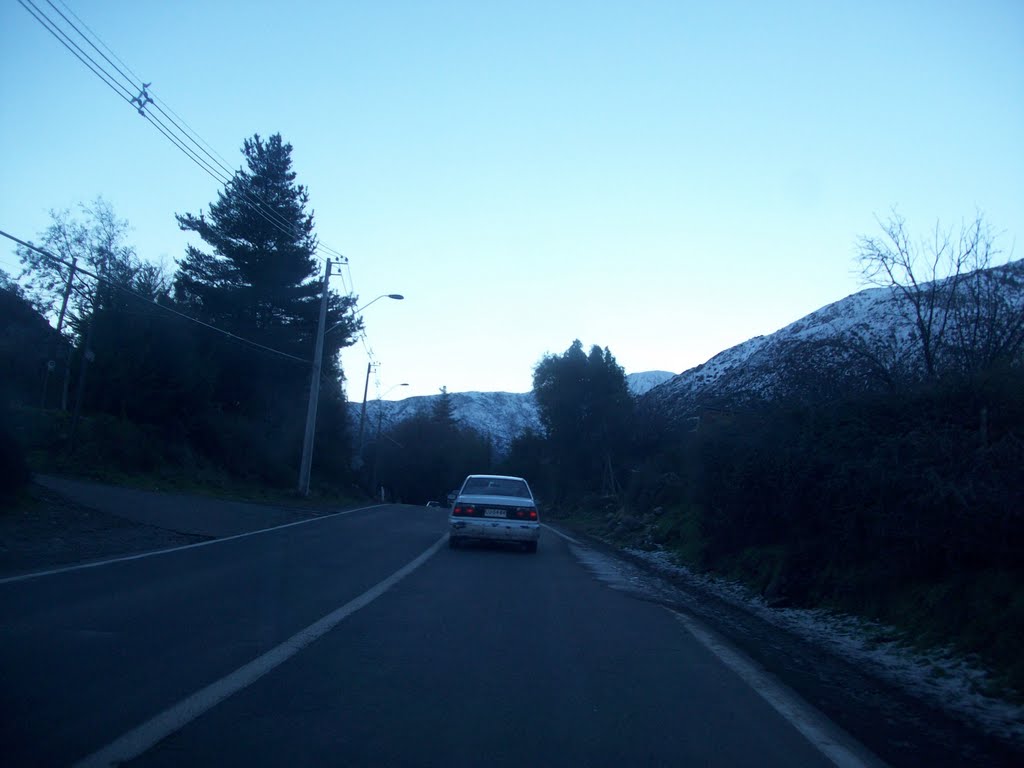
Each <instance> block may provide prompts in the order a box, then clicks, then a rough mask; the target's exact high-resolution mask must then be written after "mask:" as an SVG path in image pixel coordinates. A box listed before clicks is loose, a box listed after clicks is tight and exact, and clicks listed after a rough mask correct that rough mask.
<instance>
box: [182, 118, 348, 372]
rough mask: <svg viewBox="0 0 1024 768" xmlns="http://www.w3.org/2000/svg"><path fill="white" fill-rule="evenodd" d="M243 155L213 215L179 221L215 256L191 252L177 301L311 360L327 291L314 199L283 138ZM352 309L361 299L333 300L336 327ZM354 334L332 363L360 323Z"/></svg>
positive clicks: (249, 143)
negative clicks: (319, 255) (301, 181)
mask: <svg viewBox="0 0 1024 768" xmlns="http://www.w3.org/2000/svg"><path fill="white" fill-rule="evenodd" d="M242 153H243V155H244V156H245V161H246V165H247V167H248V169H247V170H246V169H240V170H238V171H236V173H235V175H234V177H233V178H232V179H231V180H230V181H229V182H228V183H227V185H226V186H225V188H224V189H223V190H222V191H221V192H219V193H218V197H217V201H216V202H215V203H212V204H211V205H210V208H209V212H208V213H203V212H200V213H199V215H198V216H196V215H194V214H191V213H187V214H184V215H178V216H177V219H178V225H179V226H180V227H181V229H182V230H184V231H186V232H195V233H196V234H197V235H199V237H200V238H202V240H203V241H204V242H205V243H206V244H207V245H208V246H209V247H210V250H209V251H204V250H200V249H199V248H197V247H195V246H192V245H189V246H188V248H187V251H186V255H185V258H184V260H183V261H182V262H181V265H180V267H179V270H178V274H177V276H176V278H175V297H176V299H177V300H178V301H179V302H181V303H182V304H184V305H185V306H187V307H188V308H189V309H190V310H192V311H193V312H194V313H196V314H198V315H199V316H200V317H202V318H203V319H204V320H206V321H208V322H213V323H215V324H217V325H218V326H220V327H223V328H230V329H231V330H233V331H236V332H238V333H242V334H244V335H247V336H249V337H250V338H251V337H253V334H254V333H255V334H265V336H266V338H267V339H268V340H270V341H271V342H272V343H274V344H275V345H278V346H280V345H281V344H284V345H288V346H294V347H296V350H295V351H296V353H297V354H300V355H308V354H309V351H310V350H309V349H308V348H309V347H310V345H311V339H312V338H313V334H314V332H315V329H316V323H317V312H318V309H319V297H320V292H321V290H322V284H321V281H320V279H319V277H320V274H321V269H322V265H321V263H320V261H319V259H318V258H317V257H316V247H317V241H316V236H315V235H314V234H313V214H312V213H311V212H307V210H306V209H307V205H308V204H309V193H308V192H307V190H306V188H305V187H304V186H302V185H301V184H296V183H295V172H294V171H293V170H292V160H291V153H292V146H291V144H287V143H285V142H284V141H283V140H282V139H281V136H280V134H274V135H273V136H271V137H270V138H269V139H267V140H266V141H263V139H261V138H260V136H259V135H258V134H257V135H255V136H253V137H252V138H251V139H246V140H245V142H244V143H243V145H242ZM352 305H353V297H345V298H340V297H337V296H333V297H332V301H331V304H330V308H329V316H328V327H330V326H331V325H334V324H336V323H338V322H341V321H342V320H343V319H344V315H345V314H346V313H347V312H348V310H349V309H350V308H351V306H352ZM346 330H347V331H348V332H347V333H343V332H335V333H332V334H330V335H329V336H328V337H327V343H326V344H325V347H326V349H325V353H326V354H325V359H326V360H331V359H333V358H334V357H336V352H337V351H338V350H339V349H340V348H341V347H342V346H346V345H347V343H348V342H350V339H351V334H352V333H353V332H354V331H355V330H356V326H355V323H354V321H350V322H349V324H348V328H347V329H346ZM288 351H293V350H291V349H290V350H288Z"/></svg>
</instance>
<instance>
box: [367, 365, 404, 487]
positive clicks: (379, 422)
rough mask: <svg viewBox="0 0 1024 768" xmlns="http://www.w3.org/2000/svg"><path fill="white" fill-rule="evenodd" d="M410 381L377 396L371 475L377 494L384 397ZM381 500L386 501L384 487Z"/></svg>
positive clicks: (372, 485)
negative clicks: (375, 432) (375, 433)
mask: <svg viewBox="0 0 1024 768" xmlns="http://www.w3.org/2000/svg"><path fill="white" fill-rule="evenodd" d="M408 386H409V383H408V382H405V381H403V382H402V383H401V384H395V386H393V387H391V388H390V389H389V390H388V391H387V392H385V393H384V394H383V395H381V396H380V397H378V398H377V437H376V438H375V439H374V442H373V474H372V475H371V477H370V492H371V493H373V494H374V495H376V493H377V467H379V466H380V430H381V426H382V425H383V422H384V402H383V401H384V398H385V397H387V396H388V395H389V394H390V393H391V392H394V391H395V390H396V389H398V388H399V387H408ZM380 495H381V501H384V489H383V488H382V489H381V493H380Z"/></svg>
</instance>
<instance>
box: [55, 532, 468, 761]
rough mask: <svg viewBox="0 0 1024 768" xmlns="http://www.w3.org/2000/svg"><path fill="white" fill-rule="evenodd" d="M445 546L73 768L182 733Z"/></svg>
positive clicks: (130, 753)
mask: <svg viewBox="0 0 1024 768" xmlns="http://www.w3.org/2000/svg"><path fill="white" fill-rule="evenodd" d="M447 541H448V535H447V534H445V535H444V536H442V537H441V538H440V539H438V540H437V541H436V542H434V544H433V545H432V546H431V547H430V548H429V549H427V550H426V551H424V552H423V553H422V554H420V555H419V556H418V557H417V558H416V559H414V560H412V561H410V562H409V563H407V564H406V565H404V566H403V567H402V568H400V569H399V570H397V571H395V572H394V573H393V574H391V575H390V576H388V577H387V578H386V579H384V581H382V582H380V583H379V584H377V585H376V586H373V587H371V588H370V589H368V590H366V591H365V592H363V594H361V595H359V597H357V598H355V599H353V600H350V601H349V602H347V603H345V604H344V605H343V606H341V607H340V608H337V609H335V610H334V611H331V612H330V613H329V614H327V615H326V616H324V617H323V618H322V619H318V620H317V621H315V622H313V623H312V624H310V625H309V626H308V627H306V628H305V629H302V630H300V631H299V632H297V633H296V634H294V635H292V636H291V637H290V638H288V639H287V640H285V641H284V642H283V643H281V644H280V645H278V646H277V647H276V648H272V649H271V650H269V651H267V652H266V653H264V654H263V655H262V656H260V657H258V658H256V659H253V660H252V661H250V662H249V663H248V664H246V665H245V666H242V667H239V668H238V669H236V670H235V671H234V672H231V673H230V674H228V675H226V676H225V677H222V678H221V679H220V680H218V681H216V682H215V683H211V684H210V685H208V686H206V687H205V688H203V689H202V690H199V691H196V692H195V693H193V694H192V695H191V696H189V697H187V698H185V699H182V700H181V701H179V702H178V703H177V704H175V705H174V706H172V707H170V708H169V709H165V710H164V711H163V712H161V713H160V714H159V715H157V716H156V717H154V718H153V719H151V720H148V721H147V722H145V723H143V724H142V725H140V726H138V727H137V728H134V729H133V730H131V731H128V733H126V734H124V735H123V736H121V737H120V738H118V739H116V740H115V741H113V742H111V743H110V744H108V745H107V746H105V747H103V748H102V749H101V750H99V751H98V752H94V753H93V754H91V755H89V756H88V757H86V758H84V759H83V760H80V761H79V762H78V763H76V764H75V765H76V766H77V767H78V768H98V767H99V766H112V765H118V764H120V763H123V762H126V761H128V760H131V759H132V758H135V757H138V756H139V755H141V754H142V753H143V752H145V751H146V750H147V749H149V748H150V747H152V746H154V745H155V744H157V742H159V741H161V740H163V739H165V738H167V737H168V736H170V735H171V734H172V733H174V732H175V731H178V730H181V729H182V728H184V727H185V726H186V725H188V724H189V723H190V722H192V721H193V720H195V719H196V718H197V717H199V716H200V715H202V714H203V713H204V712H206V711H207V710H209V709H211V708H213V707H214V706H216V705H217V704H219V703H220V702H222V701H224V700H225V699H226V698H228V697H229V696H232V695H233V694H235V693H238V692H239V691H241V690H242V689H243V688H247V687H248V686H250V685H252V684H253V683H255V682H256V681H257V680H259V679H260V678H261V677H263V676H264V675H265V674H267V673H268V672H270V671H271V670H272V669H274V668H275V667H277V666H279V665H280V664H282V663H284V662H285V661H287V660H288V659H290V658H291V657H292V656H294V655H295V654H297V653H298V652H299V651H301V650H302V649H303V648H305V647H306V646H308V645H309V644H310V643H312V642H313V641H314V640H317V639H318V638H320V637H322V636H323V635H325V634H327V633H328V632H330V631H331V630H332V629H334V627H336V626H337V625H338V624H340V623H341V622H342V621H343V620H344V619H346V618H348V617H349V616H351V615H352V614H353V613H355V612H356V611H358V610H359V609H360V608H365V607H366V606H367V605H369V604H370V603H372V602H373V601H374V600H376V599H377V598H378V597H380V596H381V595H383V594H384V593H385V592H387V591H388V590H389V589H390V588H391V587H393V586H394V585H395V584H397V583H398V582H399V581H401V580H402V579H404V578H405V577H406V576H408V575H409V574H410V573H412V572H413V571H415V570H416V569H417V568H419V567H420V566H421V565H423V564H424V563H425V562H427V560H429V559H430V558H431V557H432V556H433V555H434V554H436V553H437V551H438V550H439V549H440V548H441V546H442V545H444V544H445V543H446V542H447Z"/></svg>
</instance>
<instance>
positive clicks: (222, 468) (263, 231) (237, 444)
mask: <svg viewBox="0 0 1024 768" xmlns="http://www.w3.org/2000/svg"><path fill="white" fill-rule="evenodd" d="M291 152H292V148H291V145H289V144H287V143H285V142H284V141H283V140H282V139H281V137H280V136H278V135H275V136H271V137H270V138H269V139H267V140H266V141H264V140H263V139H261V138H260V137H259V136H254V137H253V138H252V139H249V140H246V142H245V144H244V146H243V156H244V158H245V163H246V167H245V168H244V169H241V170H239V171H237V172H236V173H235V174H234V177H233V178H232V179H231V180H230V182H229V183H228V184H227V185H226V187H225V188H224V189H223V190H222V191H221V192H220V193H219V195H218V199H217V201H215V202H214V203H212V204H211V205H210V206H209V210H208V211H207V212H203V213H200V214H198V215H195V214H184V215H179V216H178V217H177V218H178V222H179V225H180V227H181V228H182V229H183V230H185V231H188V232H193V233H195V234H196V235H197V236H198V238H199V239H200V240H201V241H202V243H203V244H205V246H206V248H205V249H203V248H201V247H197V246H195V245H192V246H189V248H188V251H187V253H186V254H185V255H184V258H183V260H182V261H181V263H180V265H179V267H178V268H177V270H176V272H175V273H174V274H168V273H167V272H166V271H165V270H164V269H163V268H161V267H160V266H157V265H154V264H151V263H149V262H146V261H145V260H143V259H140V258H139V257H138V256H137V255H136V253H135V251H134V249H133V248H132V247H131V246H130V245H128V244H127V242H126V236H127V232H128V224H127V222H124V221H121V220H119V219H118V218H117V217H116V216H115V215H114V213H113V211H112V210H111V208H110V207H109V205H107V204H105V203H104V202H103V201H102V200H98V201H97V202H96V203H95V204H93V205H92V206H91V207H87V208H83V210H82V216H81V218H76V217H74V216H72V215H71V214H70V213H68V212H55V213H54V214H53V215H52V225H51V226H50V228H49V229H48V230H47V231H46V232H44V233H42V237H41V239H40V243H39V244H40V246H41V248H42V249H43V250H45V251H46V254H43V253H40V252H39V251H36V250H32V249H29V248H24V247H21V248H19V255H20V256H21V259H22V262H23V264H24V266H25V273H24V277H25V280H24V288H23V289H22V288H20V287H18V286H15V285H14V284H13V283H11V282H10V281H8V284H7V285H6V286H5V291H4V292H3V296H4V301H5V305H4V307H3V309H4V312H5V319H7V318H11V319H12V320H14V321H16V322H18V323H20V324H21V326H24V327H26V328H27V329H29V330H30V331H31V334H28V333H26V335H25V336H24V337H20V338H18V337H14V336H13V335H12V333H9V334H8V335H6V336H5V338H4V344H5V346H4V349H3V350H2V352H3V364H4V365H5V366H6V367H8V368H11V370H12V372H14V373H15V374H16V375H13V376H11V377H10V378H6V377H5V381H6V382H8V383H7V391H5V392H4V395H5V401H4V402H5V406H8V407H9V405H10V404H12V403H13V404H14V405H15V410H14V412H13V413H11V415H10V419H9V420H10V422H11V423H12V425H13V426H12V427H11V431H13V432H14V433H16V434H18V435H19V436H20V439H21V441H22V443H23V445H25V447H26V448H27V450H28V452H29V455H30V457H31V458H32V460H33V462H34V463H35V465H36V466H43V467H47V466H48V467H56V468H70V469H78V470H85V471H89V470H93V471H105V472H109V471H111V470H113V471H117V472H121V473H129V474H132V473H142V474H152V473H159V474H165V475H175V474H179V475H186V476H187V475H194V474H196V473H213V474H216V473H227V474H228V475H230V476H234V477H237V478H244V479H248V480H251V481H254V482H259V483H266V484H270V485H273V486H277V487H282V488H284V487H287V486H288V485H290V484H294V483H295V478H296V476H297V468H298V463H299V453H300V448H301V442H302V435H303V430H304V425H305V415H306V403H307V399H308V393H309V386H310V371H311V362H310V361H311V358H312V356H313V349H314V337H315V332H316V328H317V322H318V319H319V318H318V314H319V307H320V295H321V291H322V279H321V278H320V275H321V274H322V267H323V265H322V263H321V261H320V259H319V258H318V257H317V254H316V248H317V243H316V238H315V236H314V234H313V217H312V214H311V213H308V212H307V211H306V207H307V204H308V195H307V192H306V190H305V188H304V187H302V186H301V185H299V184H296V183H295V174H294V172H293V171H292V170H291ZM47 254H50V255H47ZM54 256H55V257H56V258H53V257H54ZM72 272H74V273H73V274H72ZM69 286H70V291H67V289H68V287H69ZM65 296H66V297H67V298H66V299H65ZM354 301H355V297H354V296H339V295H337V294H334V293H331V294H330V301H329V305H328V310H327V323H328V327H330V326H337V328H336V329H335V330H334V331H332V333H330V334H328V335H327V337H326V341H325V344H324V350H323V359H322V381H321V389H320V401H319V412H318V418H317V434H316V448H317V450H316V452H315V453H314V467H313V470H314V479H315V480H318V481H319V482H321V483H330V484H332V485H335V486H342V485H347V484H349V483H351V482H352V481H353V479H354V478H353V476H352V470H351V466H350V459H351V451H350V445H351V444H350V439H349V429H348V420H347V419H346V409H345V405H346V404H345V401H344V395H343V389H342V385H341V370H340V367H339V363H338V351H339V350H340V349H341V348H342V347H344V346H347V345H349V344H351V343H352V341H353V337H354V335H355V334H356V333H357V332H358V330H359V328H360V325H359V321H358V320H357V319H356V318H355V317H354V315H353V312H352V309H353V306H354ZM32 306H34V307H35V309H36V310H38V311H39V312H41V313H42V314H44V315H47V316H50V317H53V318H57V319H58V324H59V325H60V333H59V334H58V333H53V332H52V331H50V332H49V333H50V336H49V338H48V339H47V340H46V342H45V343H39V342H38V341H36V340H35V339H36V338H38V337H40V336H45V335H46V333H45V331H42V330H40V329H39V328H37V327H35V326H40V325H41V326H43V327H44V328H49V326H48V324H47V323H46V322H45V321H43V320H42V318H40V317H39V316H38V314H36V313H35V312H33V311H32V309H31V308H32ZM62 307H66V312H64V311H63V310H62ZM58 313H59V316H58ZM26 318H27V319H26ZM32 318H34V319H32ZM189 318H191V320H190V319H189ZM194 320H198V321H200V322H201V323H204V324H205V325H201V324H198V323H196V322H193V321H194ZM33 323H34V326H33ZM11 327H12V328H13V326H11ZM19 327H20V326H19ZM215 329H217V330H215ZM225 332H226V333H225ZM47 360H52V361H53V362H54V365H53V372H52V374H48V373H47V372H46V371H47V368H46V361H47Z"/></svg>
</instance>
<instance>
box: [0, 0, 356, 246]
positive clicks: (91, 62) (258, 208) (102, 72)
mask: <svg viewBox="0 0 1024 768" xmlns="http://www.w3.org/2000/svg"><path fill="white" fill-rule="evenodd" d="M18 2H19V4H20V5H21V6H22V7H23V8H25V10H26V11H28V12H29V13H30V14H31V15H32V17H33V18H35V19H36V21H38V22H39V23H40V25H42V26H43V27H44V28H45V29H46V30H47V31H49V32H50V33H51V34H52V35H53V36H54V37H55V38H57V40H58V41H59V42H60V43H61V44H63V45H64V46H65V47H66V48H68V50H69V51H71V53H72V54H74V55H75V57H76V58H78V60H79V61H81V62H82V64H84V65H85V66H86V67H88V68H89V69H90V70H91V71H92V72H93V73H94V74H95V75H96V76H97V77H99V78H100V79H101V80H103V82H104V83H106V84H107V85H108V86H109V87H110V88H111V89H113V90H114V92H115V93H117V94H118V95H119V96H120V97H121V98H122V99H124V100H125V101H127V102H128V103H129V104H130V105H132V106H133V107H135V108H136V109H137V111H138V112H139V114H140V115H142V116H143V117H145V118H146V120H147V121H148V122H149V123H150V124H151V125H153V127H154V128H156V129H157V130H158V131H159V132H160V133H161V134H163V135H164V137H165V138H167V140H168V141H170V142H171V143H172V144H174V145H175V146H176V147H177V148H178V149H179V150H180V151H181V152H182V153H183V154H185V156H186V157H188V158H189V159H190V160H191V161H192V162H194V163H196V165H198V166H199V167H200V168H201V169H202V170H203V171H204V172H206V173H207V174H209V175H210V176H211V177H212V178H214V179H215V180H216V181H217V182H218V183H220V184H224V185H227V184H229V183H230V180H232V179H233V178H234V176H235V172H234V171H232V170H231V169H230V168H228V167H227V165H226V161H225V160H224V158H223V157H222V156H221V155H219V153H217V152H216V151H215V150H213V148H212V147H211V146H210V144H209V143H208V142H207V141H206V140H205V139H203V138H202V136H200V135H199V134H198V133H197V132H196V131H195V130H194V129H192V128H191V126H188V124H187V123H185V125H186V126H188V129H187V130H186V128H183V127H182V126H181V125H180V124H179V123H178V122H177V121H175V120H174V118H172V117H171V116H170V115H169V114H168V112H167V111H165V110H164V109H162V108H161V105H164V106H167V109H168V111H169V112H170V113H171V114H173V115H174V116H175V117H178V116H177V114H176V113H174V110H172V109H171V108H170V107H169V105H166V103H165V102H163V100H159V99H155V98H154V97H153V96H152V95H151V94H150V93H149V92H148V87H149V83H144V82H143V81H142V79H141V78H139V76H138V75H136V74H135V73H134V72H133V71H132V70H131V68H130V67H128V65H127V64H125V63H124V62H123V61H122V60H121V59H120V58H119V57H118V56H117V54H116V53H115V52H114V51H113V50H112V49H111V48H110V47H109V46H108V45H107V44H106V43H104V42H103V40H102V39H101V38H100V37H99V35H97V34H96V33H95V32H94V31H93V30H92V29H91V28H90V27H89V26H88V25H87V24H86V23H85V22H84V21H82V19H81V18H80V17H79V16H78V15H77V14H75V13H74V11H72V10H71V8H69V7H68V6H67V4H66V3H64V2H63V0H60V2H61V5H62V6H64V8H65V9H66V10H67V11H68V13H70V14H71V16H72V17H74V19H75V20H76V21H77V22H78V23H79V24H81V25H82V26H83V27H84V28H85V29H86V30H88V32H89V34H90V35H92V37H93V38H95V40H96V41H97V42H99V44H100V45H102V46H103V48H104V49H106V51H108V52H109V53H110V55H111V56H113V58H114V59H116V60H117V62H119V63H120V64H121V66H123V67H124V69H125V70H128V72H130V73H131V76H129V75H128V74H126V73H125V72H124V70H122V69H121V67H118V66H117V64H115V63H114V61H112V60H111V58H110V57H108V56H107V55H106V54H105V53H104V52H103V50H101V49H100V48H99V46H97V45H96V43H94V42H93V40H92V39H90V37H89V35H86V34H85V32H83V31H82V30H81V29H80V28H79V27H78V26H76V24H75V23H74V22H73V21H71V20H70V19H69V18H68V17H67V16H66V15H65V14H64V13H63V12H62V11H61V10H60V9H59V8H58V7H57V6H55V5H54V4H53V3H52V2H51V1H50V0H46V2H47V4H48V5H49V6H50V7H51V8H53V9H54V11H56V12H57V14H58V15H59V16H60V17H61V18H62V19H63V20H64V22H65V24H67V26H68V27H70V28H71V29H72V30H74V31H75V32H76V33H78V35H79V36H80V37H81V38H82V39H83V40H85V42H86V43H88V44H89V45H90V46H91V47H92V48H93V50H95V51H96V52H97V53H98V54H99V55H100V56H101V57H102V58H103V59H104V60H105V61H106V62H107V63H108V64H109V65H110V66H111V67H113V69H114V70H115V71H116V72H117V73H118V74H120V76H121V77H122V78H123V79H124V80H125V82H127V83H128V84H129V85H130V86H131V87H132V88H135V89H137V90H138V95H137V96H134V97H133V96H132V94H131V91H129V90H128V89H126V88H125V87H124V86H123V85H121V84H120V83H119V82H118V81H117V78H116V77H114V75H112V74H111V73H110V72H109V71H107V69H106V68H104V67H103V65H101V64H100V63H99V62H97V61H96V60H95V59H94V58H92V57H91V56H90V55H89V54H88V53H86V52H85V51H84V50H83V49H82V48H81V47H80V46H79V45H78V44H77V43H75V42H74V41H73V40H72V39H71V38H70V37H69V36H68V35H67V33H66V32H64V31H63V30H62V29H61V28H60V26H59V25H58V24H57V22H55V21H54V20H53V19H52V18H50V17H49V16H47V15H46V13H45V12H44V11H43V10H42V9H41V8H39V7H38V6H37V5H36V4H35V3H34V2H33V1H32V0H18ZM26 3H27V4H26ZM29 5H31V6H32V7H31V8H29ZM33 9H34V10H33ZM58 33H59V36H58ZM61 36H62V37H63V38H64V39H61ZM65 41H67V42H65ZM69 44H70V45H69ZM70 46H74V49H77V52H76V50H74V49H72V48H71V47H70ZM86 60H88V61H86ZM133 78H134V79H133ZM118 89H120V90H118ZM122 92H123V93H122ZM125 94H127V95H125ZM157 102H159V103H157ZM149 103H153V104H154V105H155V108H156V111H158V112H159V113H160V114H161V115H162V116H163V117H164V118H165V119H166V120H167V121H168V122H169V123H170V124H171V125H173V126H174V128H173V129H172V128H171V127H170V126H168V125H167V123H165V122H164V121H163V120H161V119H160V118H159V117H154V116H151V115H150V114H148V113H147V112H146V110H145V107H146V105H147V104H149ZM178 119H179V120H181V118H180V117H178ZM181 122H182V123H184V122H185V121H184V120H181ZM175 131H177V134H179V135H174V134H175ZM197 139H198V140H197ZM185 140H187V141H188V142H191V144H192V145H194V146H195V147H196V150H198V154H197V152H196V151H193V150H191V149H189V147H188V145H187V144H186V143H185ZM210 150H213V152H212V153H211V151H210ZM202 156H205V159H204V158H203V157H202ZM217 167H219V169H220V170H217ZM222 173H223V174H224V175H223V176H222ZM237 192H238V193H239V195H240V196H241V197H242V199H243V200H245V201H246V202H247V203H248V204H249V205H250V206H251V207H252V208H253V210H254V211H255V212H256V213H258V214H259V215H260V216H261V217H262V218H263V219H264V220H266V221H267V222H268V223H269V224H271V225H272V226H274V227H275V228H277V229H279V230H280V231H282V232H283V233H284V234H286V235H288V236H289V237H296V236H298V235H299V232H298V231H297V230H296V229H295V228H293V227H292V226H291V225H290V224H289V223H288V221H287V220H286V219H285V218H284V217H283V216H282V215H281V214H280V213H279V212H278V211H277V210H275V209H274V207H273V206H271V205H269V204H268V203H267V202H266V201H265V200H263V199H262V198H260V197H259V195H257V194H255V193H251V194H250V193H249V192H247V191H246V190H244V189H241V188H239V189H237ZM314 251H321V252H322V253H325V254H327V258H328V259H330V258H336V259H338V260H340V261H342V262H343V263H347V261H348V259H347V257H345V255H344V254H342V253H341V252H340V251H337V250H336V249H334V248H331V247H330V246H327V245H325V244H323V243H321V242H317V243H316V244H315V246H314ZM320 258H321V259H322V260H326V259H324V258H323V257H322V256H321V257H320Z"/></svg>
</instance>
